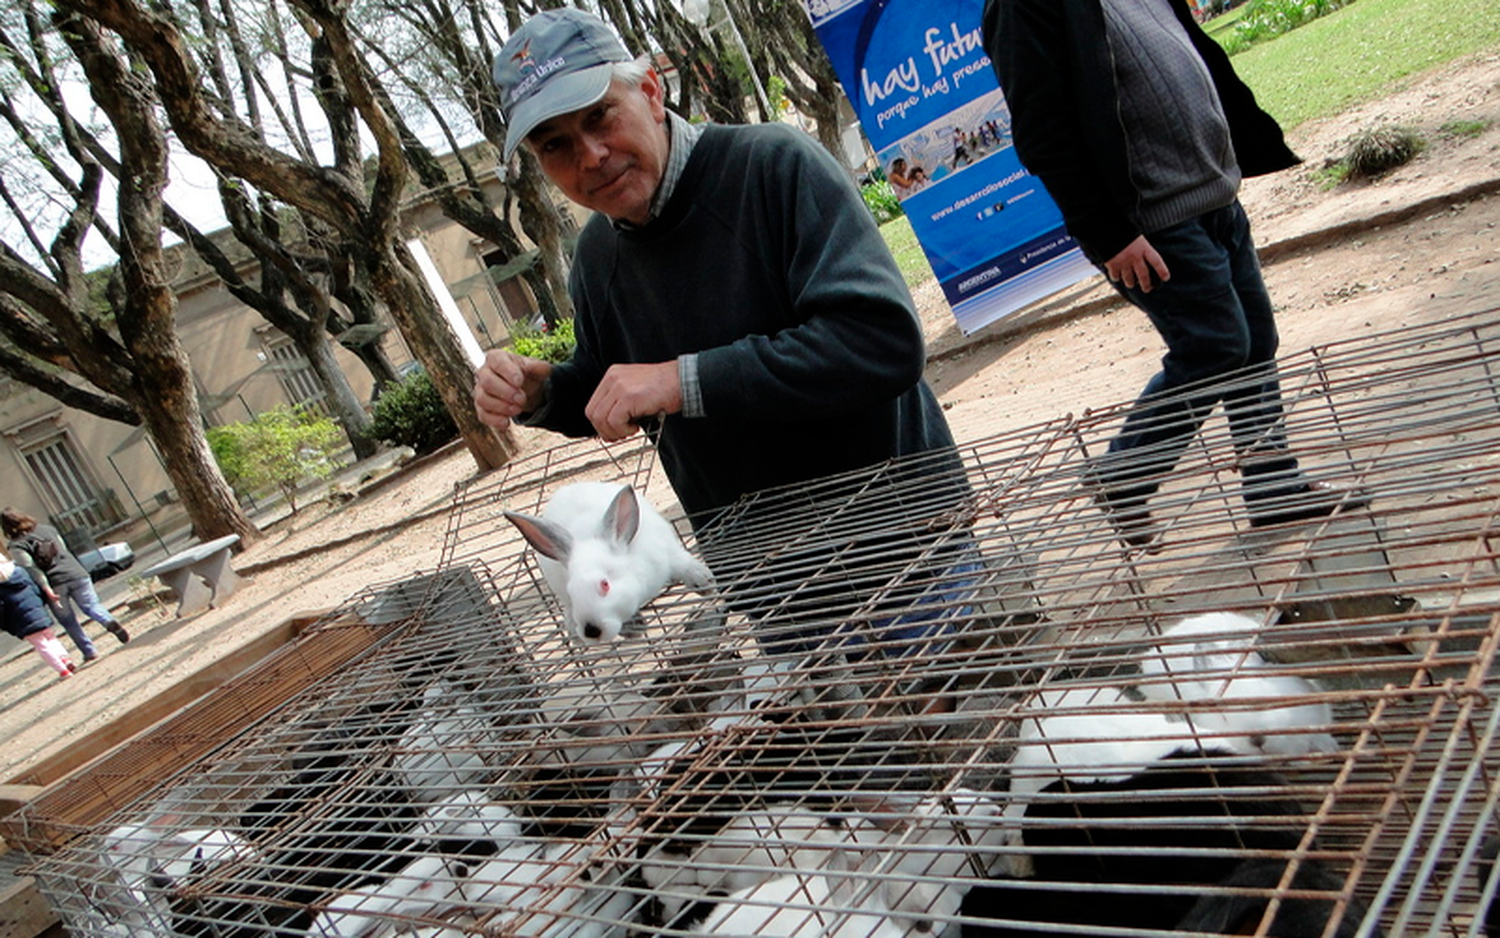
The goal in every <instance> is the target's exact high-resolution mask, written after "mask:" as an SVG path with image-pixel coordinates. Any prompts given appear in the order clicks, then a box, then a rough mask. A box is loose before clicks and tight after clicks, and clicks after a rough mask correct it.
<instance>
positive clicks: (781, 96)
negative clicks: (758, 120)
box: [766, 75, 792, 118]
mask: <svg viewBox="0 0 1500 938" xmlns="http://www.w3.org/2000/svg"><path fill="white" fill-rule="evenodd" d="M786 89H787V83H786V79H785V78H782V77H781V76H780V75H772V76H771V77H770V78H767V79H766V97H767V98H769V99H770V101H771V113H772V114H774V115H775V116H776V117H778V118H779V117H781V116H782V115H783V114H785V113H786V112H788V111H790V110H791V109H792V102H791V101H790V100H789V99H788V98H787V96H786Z"/></svg>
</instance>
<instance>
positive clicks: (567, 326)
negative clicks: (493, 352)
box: [510, 319, 574, 364]
mask: <svg viewBox="0 0 1500 938" xmlns="http://www.w3.org/2000/svg"><path fill="white" fill-rule="evenodd" d="M510 341H511V347H512V348H513V349H515V352H516V354H517V355H525V356H527V357H530V358H540V359H541V360H542V361H548V362H552V363H553V364H557V363H559V362H565V361H567V360H568V359H569V358H572V357H573V343H574V340H573V320H571V319H564V320H562V321H560V322H559V323H558V324H557V325H556V326H550V327H549V326H547V325H543V326H542V327H541V328H540V329H538V328H536V327H534V326H529V325H525V324H517V325H516V327H515V328H514V329H512V330H511V333H510Z"/></svg>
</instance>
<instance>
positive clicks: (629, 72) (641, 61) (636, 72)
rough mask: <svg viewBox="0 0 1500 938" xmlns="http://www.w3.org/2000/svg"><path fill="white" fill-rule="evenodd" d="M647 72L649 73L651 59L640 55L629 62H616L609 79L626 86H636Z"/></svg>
mask: <svg viewBox="0 0 1500 938" xmlns="http://www.w3.org/2000/svg"><path fill="white" fill-rule="evenodd" d="M649 71H651V59H649V58H648V57H646V56H644V55H642V56H638V57H636V58H634V59H631V60H630V61H629V62H616V63H615V65H614V72H613V74H612V76H611V77H613V78H614V80H615V81H619V82H624V83H625V84H627V85H638V84H640V83H641V79H642V78H645V77H646V73H647V72H649Z"/></svg>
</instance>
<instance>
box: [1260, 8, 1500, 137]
mask: <svg viewBox="0 0 1500 938" xmlns="http://www.w3.org/2000/svg"><path fill="white" fill-rule="evenodd" d="M1497 44H1500V3H1454V2H1453V0H1359V2H1358V3H1355V4H1353V5H1351V6H1346V7H1345V8H1344V9H1342V10H1340V11H1338V12H1337V13H1335V14H1333V15H1332V16H1325V17H1323V18H1322V19H1319V20H1315V21H1313V22H1311V23H1308V24H1307V25H1305V26H1303V27H1302V28H1301V29H1298V30H1295V31H1294V32H1291V33H1288V34H1286V35H1284V36H1282V37H1281V38H1280V39H1278V40H1276V41H1275V42H1267V43H1262V44H1260V45H1257V46H1255V47H1254V48H1253V49H1250V50H1249V51H1248V52H1244V53H1241V54H1240V55H1237V56H1235V59H1234V68H1235V71H1236V72H1238V73H1239V75H1240V77H1241V78H1243V79H1244V80H1245V83H1246V84H1248V85H1249V86H1250V87H1251V88H1252V89H1254V91H1255V97H1256V100H1257V101H1259V102H1260V104H1261V106H1262V107H1264V108H1265V109H1266V110H1268V111H1270V112H1271V113H1272V114H1273V115H1275V117H1276V119H1277V120H1278V121H1280V122H1281V125H1282V126H1283V127H1285V128H1288V129H1290V128H1292V127H1295V126H1296V125H1298V124H1300V123H1302V122H1303V121H1306V120H1312V119H1314V118H1318V117H1326V116H1328V115H1330V114H1337V113H1339V112H1342V111H1345V110H1347V109H1349V108H1350V107H1352V106H1353V105H1356V104H1359V103H1361V102H1364V101H1368V100H1371V99H1373V98H1376V97H1378V96H1380V95H1381V94H1384V93H1386V92H1387V91H1389V90H1390V88H1391V85H1393V84H1394V83H1396V82H1398V81H1400V80H1401V79H1402V78H1405V77H1406V76H1408V75H1414V74H1416V73H1418V72H1421V71H1423V70H1425V69H1428V68H1430V67H1432V66H1434V65H1439V64H1442V63H1445V62H1449V61H1451V60H1453V59H1456V58H1459V57H1461V56H1465V55H1469V54H1472V53H1475V52H1480V51H1482V50H1486V49H1493V48H1494V47H1495V46H1496V45H1497Z"/></svg>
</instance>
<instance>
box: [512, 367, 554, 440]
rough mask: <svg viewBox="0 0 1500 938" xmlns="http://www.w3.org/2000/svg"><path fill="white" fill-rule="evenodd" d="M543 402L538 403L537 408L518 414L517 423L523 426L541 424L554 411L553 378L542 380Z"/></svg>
mask: <svg viewBox="0 0 1500 938" xmlns="http://www.w3.org/2000/svg"><path fill="white" fill-rule="evenodd" d="M541 396H542V402H541V403H540V404H538V405H537V407H536V410H531V411H525V412H523V413H520V414H517V415H516V418H515V419H516V423H518V424H520V425H521V426H523V427H535V426H540V425H541V424H542V423H543V421H545V420H546V419H547V415H548V414H549V413H551V411H552V378H551V377H550V376H549V377H548V378H547V380H545V381H543V382H542V395H541Z"/></svg>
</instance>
